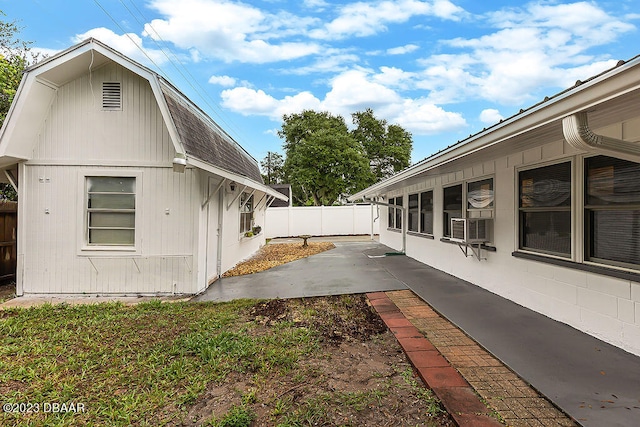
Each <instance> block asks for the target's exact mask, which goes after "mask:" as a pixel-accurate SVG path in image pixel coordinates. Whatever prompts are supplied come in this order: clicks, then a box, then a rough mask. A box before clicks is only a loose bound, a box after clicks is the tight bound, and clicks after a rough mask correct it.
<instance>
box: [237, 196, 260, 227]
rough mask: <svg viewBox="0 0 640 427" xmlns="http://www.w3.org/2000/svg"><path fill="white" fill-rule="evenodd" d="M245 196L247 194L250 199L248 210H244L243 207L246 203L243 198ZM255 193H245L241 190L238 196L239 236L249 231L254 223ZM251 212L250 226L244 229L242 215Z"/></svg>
mask: <svg viewBox="0 0 640 427" xmlns="http://www.w3.org/2000/svg"><path fill="white" fill-rule="evenodd" d="M245 196H249V199H250V200H251V210H250V211H244V208H245V207H246V203H245V201H246V200H247V199H245ZM254 196H255V194H253V193H247V192H246V191H245V192H243V194H242V195H241V196H240V202H239V203H240V205H239V206H238V218H239V221H240V223H239V230H240V237H244V234H245V233H247V232H249V231H253V225H254V223H255V213H256V210H255V208H256V207H255V197H254ZM249 213H250V214H251V224H250V228H249V229H248V230H245V229H244V227H243V226H244V221H243V220H242V216H243V215H246V214H249Z"/></svg>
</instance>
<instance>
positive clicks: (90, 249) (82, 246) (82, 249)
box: [77, 169, 143, 255]
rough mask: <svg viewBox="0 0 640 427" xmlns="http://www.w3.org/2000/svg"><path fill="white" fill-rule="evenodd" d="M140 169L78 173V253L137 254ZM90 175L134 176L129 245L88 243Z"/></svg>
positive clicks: (138, 249)
mask: <svg viewBox="0 0 640 427" xmlns="http://www.w3.org/2000/svg"><path fill="white" fill-rule="evenodd" d="M142 175H143V174H142V171H139V170H135V171H132V170H125V169H122V170H106V169H90V170H84V171H82V172H80V173H79V174H78V188H79V189H80V191H82V194H81V197H78V201H79V204H80V206H79V209H78V212H79V213H80V215H81V218H82V219H81V220H80V221H78V222H77V223H78V224H81V226H80V227H79V230H78V241H79V245H78V246H79V255H107V254H109V255H114V254H120V253H122V254H127V255H131V254H139V253H141V252H142V249H141V242H142V238H141V234H142V224H141V219H142V209H141V206H142V203H141V200H142V194H143V193H142ZM91 177H123V178H135V180H136V192H135V237H134V244H133V246H131V245H93V244H89V214H88V206H89V192H88V186H87V182H88V178H91Z"/></svg>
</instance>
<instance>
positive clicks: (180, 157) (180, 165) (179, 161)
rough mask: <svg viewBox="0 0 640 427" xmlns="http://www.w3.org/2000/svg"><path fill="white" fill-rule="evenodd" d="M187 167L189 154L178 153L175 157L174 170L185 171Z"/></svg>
mask: <svg viewBox="0 0 640 427" xmlns="http://www.w3.org/2000/svg"><path fill="white" fill-rule="evenodd" d="M186 167H187V156H185V155H184V154H183V153H176V156H175V157H174V158H173V171H174V172H178V173H184V170H185V168H186Z"/></svg>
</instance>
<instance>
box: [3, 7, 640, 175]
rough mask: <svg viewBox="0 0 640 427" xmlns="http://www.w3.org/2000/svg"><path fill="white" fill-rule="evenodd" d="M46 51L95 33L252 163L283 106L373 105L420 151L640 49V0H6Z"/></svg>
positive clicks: (271, 141) (267, 146) (266, 147)
mask: <svg viewBox="0 0 640 427" xmlns="http://www.w3.org/2000/svg"><path fill="white" fill-rule="evenodd" d="M0 10H2V11H3V12H4V13H5V15H6V17H5V19H6V20H17V21H18V23H19V25H20V26H21V27H23V30H22V32H21V34H20V36H21V38H22V39H25V40H30V41H33V47H34V48H36V49H37V50H41V51H43V52H46V53H48V54H52V53H55V52H57V51H59V50H62V49H65V48H67V47H69V46H71V45H73V44H75V43H77V42H79V41H81V40H83V39H85V38H88V37H95V38H97V39H99V40H101V41H103V42H105V43H107V44H109V45H111V46H112V47H114V48H115V49H117V50H119V51H120V52H122V53H123V54H125V55H127V56H130V57H132V58H134V59H135V60H137V61H139V62H141V63H142V64H144V65H146V66H148V67H150V68H152V69H154V70H156V71H158V72H160V73H161V74H162V75H164V76H165V77H167V78H168V79H169V80H170V81H172V82H173V83H174V84H175V85H176V86H177V87H178V88H180V89H181V90H182V91H183V92H184V93H185V94H186V95H187V96H188V97H189V98H191V99H192V100H193V101H194V102H195V103H196V104H198V105H199V106H200V107H201V108H203V109H204V110H205V111H206V112H207V113H209V115H210V116H211V117H212V118H213V119H214V120H216V121H217V122H218V123H219V124H220V125H221V126H222V127H223V128H224V129H225V130H227V132H229V133H230V134H231V135H232V136H233V137H234V138H235V139H236V140H237V141H238V142H239V143H240V144H241V145H243V146H244V147H245V148H246V149H247V150H248V151H249V152H250V153H251V154H252V155H253V156H254V157H255V158H256V159H258V160H260V159H262V158H263V157H264V156H265V155H266V153H267V151H280V152H281V151H282V140H281V139H280V138H278V136H277V134H276V132H277V130H278V129H279V128H280V125H281V123H282V115H283V114H291V113H297V112H300V111H302V110H303V109H315V110H320V111H330V112H332V113H334V114H340V115H342V116H343V117H345V119H346V121H347V122H348V123H350V122H351V113H353V112H356V111H362V110H364V109H366V108H372V109H373V110H374V113H375V114H376V116H377V117H379V118H384V119H386V120H387V121H388V122H389V123H396V124H399V125H401V126H403V127H404V128H405V129H407V130H409V131H410V132H411V133H412V134H413V140H414V150H413V154H412V161H413V162H416V161H419V160H421V159H423V158H425V157H427V156H429V155H430V154H432V153H434V152H436V151H438V150H440V149H442V148H444V147H446V146H448V145H451V144H453V143H455V142H457V141H458V140H462V139H465V138H467V137H468V136H469V135H470V134H475V133H477V132H479V131H481V130H482V129H483V128H484V127H488V126H490V125H492V124H495V123H496V122H498V121H499V120H500V119H501V118H505V117H509V116H511V115H513V114H515V113H516V112H517V111H519V110H520V109H521V108H527V107H529V106H531V105H533V104H535V103H537V102H538V101H540V100H542V99H543V98H544V97H545V96H550V95H553V94H555V93H557V92H560V91H561V90H563V89H565V88H567V87H570V86H572V85H573V84H574V83H575V81H576V80H578V79H581V80H584V79H586V78H588V77H590V76H593V75H595V74H598V73H599V72H601V71H603V70H605V69H608V68H611V67H613V66H614V65H615V64H616V62H617V61H618V60H621V59H622V60H627V59H630V58H632V57H634V56H636V55H638V54H640V43H638V41H639V40H640V33H639V30H638V27H639V26H640V0H611V1H609V0H602V1H583V2H579V1H533V2H527V1H500V0H492V1H480V0H430V1H419V0H382V1H366V2H359V1H353V2H346V1H344V2H336V1H328V0H292V1H289V0H262V1H260V0H248V1H243V2H240V1H236V0H20V1H16V0H0Z"/></svg>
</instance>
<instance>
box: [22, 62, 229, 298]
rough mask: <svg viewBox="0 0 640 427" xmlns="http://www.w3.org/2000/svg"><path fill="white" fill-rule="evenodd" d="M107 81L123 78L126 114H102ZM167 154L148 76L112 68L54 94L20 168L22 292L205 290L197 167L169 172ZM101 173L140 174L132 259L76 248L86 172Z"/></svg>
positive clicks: (171, 152) (168, 143)
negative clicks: (135, 245) (27, 158)
mask: <svg viewBox="0 0 640 427" xmlns="http://www.w3.org/2000/svg"><path fill="white" fill-rule="evenodd" d="M103 81H120V82H122V93H123V108H122V111H102V108H101V107H102V82H103ZM173 156H174V149H173V146H172V144H171V141H170V138H169V134H168V132H167V130H166V127H165V125H164V122H163V120H162V117H161V114H160V111H159V109H158V107H157V105H156V101H155V98H154V97H153V94H152V93H151V89H150V87H149V84H148V83H147V82H146V81H145V80H143V79H141V78H139V77H138V76H136V75H135V74H132V73H130V72H129V71H126V70H125V69H124V68H122V67H120V66H116V65H108V66H105V67H103V68H101V69H98V70H94V71H93V72H92V73H91V75H87V76H84V77H81V78H78V79H77V80H75V81H71V82H70V83H68V84H66V85H65V86H63V87H62V88H60V89H59V91H58V94H57V96H56V98H55V100H54V102H53V103H52V105H51V109H50V111H49V113H48V115H47V117H46V119H45V122H44V123H43V125H42V128H41V131H40V133H39V136H38V140H37V144H36V148H35V149H34V156H33V159H32V160H31V161H29V162H27V163H26V164H24V165H23V166H22V167H21V170H20V172H21V174H20V198H19V199H20V204H21V206H20V210H21V211H20V215H21V217H20V219H21V220H20V224H19V236H20V237H19V239H20V240H19V244H18V248H19V249H18V250H19V273H18V280H19V283H18V289H20V288H22V290H23V292H24V293H36V294H38V293H90V294H103V293H116V294H132V293H135V294H155V293H174V292H175V293H195V292H196V291H198V290H199V289H201V288H202V286H198V282H199V280H198V276H199V274H198V272H199V271H202V268H203V267H202V266H199V264H202V262H199V261H200V260H199V259H198V256H197V252H198V247H199V240H198V237H197V235H196V233H197V230H198V229H199V227H201V223H202V221H201V219H200V218H201V217H202V215H201V213H200V204H201V201H202V198H203V194H202V193H203V190H202V188H203V185H202V183H201V182H200V181H199V178H198V174H197V172H196V171H195V170H193V169H187V171H186V172H185V173H184V174H179V173H174V172H173V171H172V169H171V159H172V158H173ZM123 166H126V167H123ZM101 170H109V171H114V170H116V171H120V170H121V171H122V173H123V174H125V175H126V174H128V173H131V172H137V173H140V174H141V175H140V176H141V178H140V180H141V183H140V184H138V189H137V193H138V194H137V195H136V198H137V203H138V210H139V213H138V217H137V224H136V233H137V235H138V236H140V242H139V250H138V252H137V253H136V254H135V255H129V254H126V253H122V252H115V251H114V252H104V253H100V254H91V256H89V255H88V254H87V253H86V252H82V251H81V250H80V248H81V246H82V243H83V242H82V240H83V238H82V235H83V228H84V227H85V225H84V224H85V223H84V206H83V204H84V198H85V195H84V191H85V189H84V185H83V180H82V176H84V174H85V173H86V174H88V175H92V174H97V173H99V172H100V171H101ZM214 203H216V204H217V201H214ZM47 211H48V213H46V212H47ZM200 276H202V275H201V274H200ZM201 285H202V284H201Z"/></svg>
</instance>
